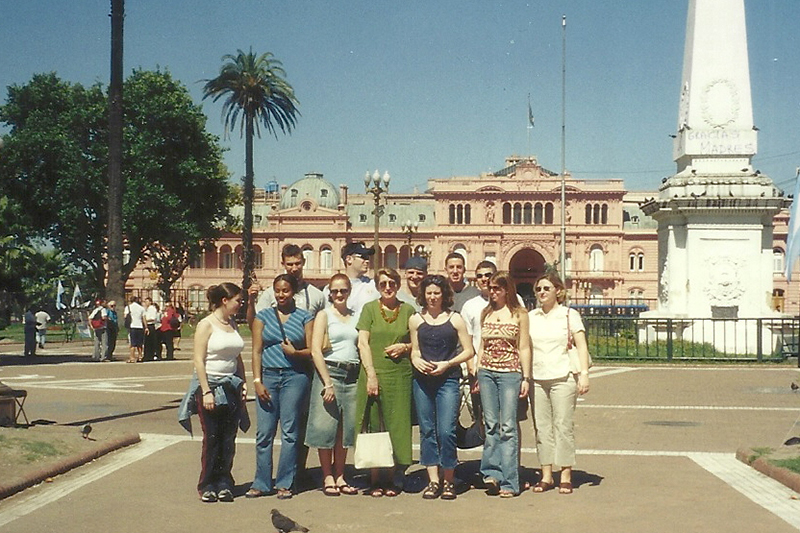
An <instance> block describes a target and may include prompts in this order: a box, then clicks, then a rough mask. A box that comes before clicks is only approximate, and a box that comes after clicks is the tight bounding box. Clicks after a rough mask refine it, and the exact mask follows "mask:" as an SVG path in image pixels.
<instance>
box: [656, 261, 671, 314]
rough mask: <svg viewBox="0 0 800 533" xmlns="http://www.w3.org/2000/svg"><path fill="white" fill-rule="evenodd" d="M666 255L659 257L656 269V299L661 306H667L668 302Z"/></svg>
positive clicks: (667, 265)
mask: <svg viewBox="0 0 800 533" xmlns="http://www.w3.org/2000/svg"><path fill="white" fill-rule="evenodd" d="M667 259H668V258H667V256H666V255H665V256H663V257H661V258H659V262H660V263H661V264H660V265H659V269H658V300H659V302H660V305H661V306H662V307H663V308H667V305H668V304H669V279H668V276H669V264H668V261H667Z"/></svg>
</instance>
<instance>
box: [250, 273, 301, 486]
mask: <svg viewBox="0 0 800 533" xmlns="http://www.w3.org/2000/svg"><path fill="white" fill-rule="evenodd" d="M272 288H273V290H274V292H275V300H276V303H277V305H276V306H275V307H269V308H266V309H262V310H261V311H259V312H258V314H257V315H256V317H255V319H254V320H253V329H252V337H253V356H252V364H253V382H254V383H255V392H256V396H257V403H256V411H257V413H258V429H257V431H256V473H255V479H254V480H253V484H252V485H251V486H250V490H248V491H247V494H245V496H246V497H248V498H258V497H260V496H266V495H268V494H271V493H272V492H273V490H275V488H276V487H277V493H278V499H289V498H291V497H292V496H293V494H294V492H293V489H294V487H295V474H296V472H297V452H298V450H299V448H300V447H301V446H302V441H301V440H300V424H301V421H300V418H301V417H302V416H303V415H304V413H303V410H302V408H303V406H304V405H307V404H308V389H309V385H310V377H311V376H310V374H311V348H310V346H311V331H312V326H313V321H314V319H313V317H312V316H311V315H309V314H308V312H307V311H306V310H305V309H300V308H299V307H298V306H297V305H296V303H295V299H294V296H295V294H296V293H297V289H298V282H297V278H295V277H294V276H292V275H289V274H280V275H279V276H278V277H276V278H275V281H274V282H273V283H272ZM279 421H280V426H281V453H280V459H279V461H278V472H277V475H276V478H275V480H274V486H273V479H272V464H273V463H272V449H273V441H274V439H275V433H276V431H277V428H278V422H279Z"/></svg>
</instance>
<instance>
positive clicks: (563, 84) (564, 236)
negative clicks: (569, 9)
mask: <svg viewBox="0 0 800 533" xmlns="http://www.w3.org/2000/svg"><path fill="white" fill-rule="evenodd" d="M566 57H567V16H566V15H562V16H561V260H560V263H561V265H560V266H561V268H560V269H559V270H561V279H562V280H563V281H564V283H566V282H567V200H566V197H567V193H566V191H567V186H566V178H565V176H564V174H565V173H566V171H567V170H566V166H567V164H566V145H567V141H566V138H567V137H566V132H567V125H566V122H567V112H566V107H567V105H566V85H567V59H566Z"/></svg>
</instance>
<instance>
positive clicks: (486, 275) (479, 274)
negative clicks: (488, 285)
mask: <svg viewBox="0 0 800 533" xmlns="http://www.w3.org/2000/svg"><path fill="white" fill-rule="evenodd" d="M491 277H492V273H491V272H487V273H485V274H481V273H480V272H477V273H475V279H481V278H491Z"/></svg>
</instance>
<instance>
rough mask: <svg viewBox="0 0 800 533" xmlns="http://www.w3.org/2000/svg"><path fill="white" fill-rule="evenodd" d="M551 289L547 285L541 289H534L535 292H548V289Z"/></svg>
mask: <svg viewBox="0 0 800 533" xmlns="http://www.w3.org/2000/svg"><path fill="white" fill-rule="evenodd" d="M552 288H553V287H548V286H547V285H545V286H543V287H536V292H550V289H552Z"/></svg>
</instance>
